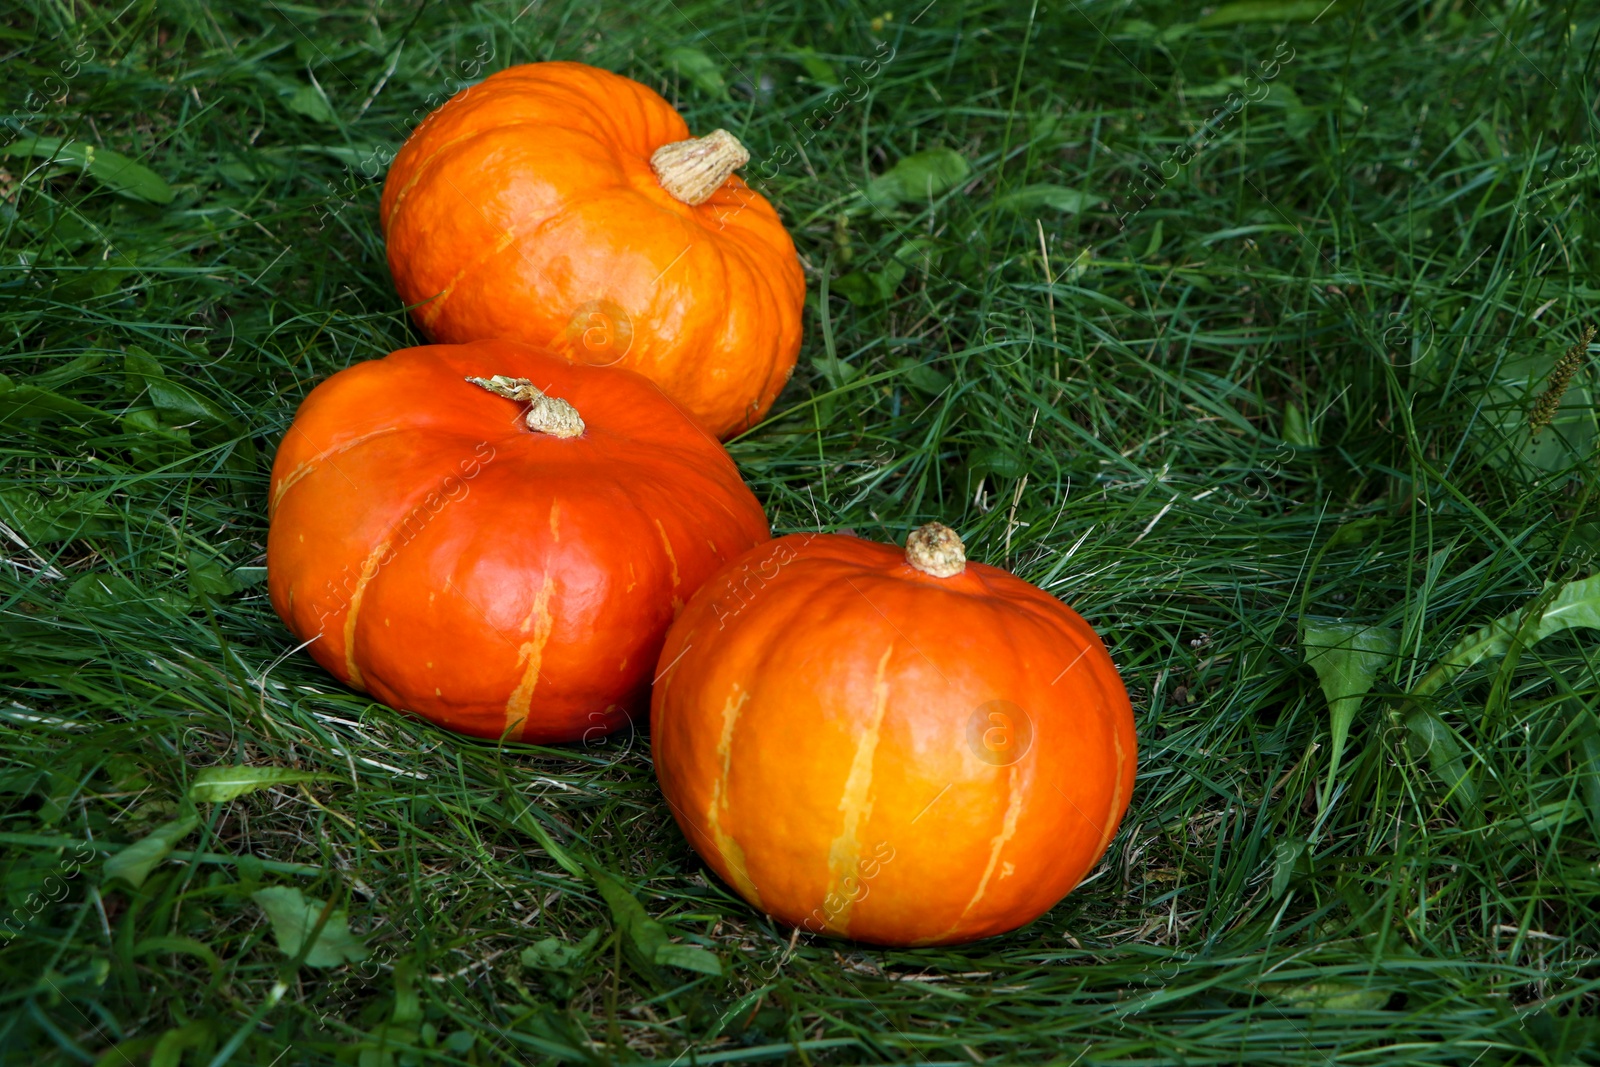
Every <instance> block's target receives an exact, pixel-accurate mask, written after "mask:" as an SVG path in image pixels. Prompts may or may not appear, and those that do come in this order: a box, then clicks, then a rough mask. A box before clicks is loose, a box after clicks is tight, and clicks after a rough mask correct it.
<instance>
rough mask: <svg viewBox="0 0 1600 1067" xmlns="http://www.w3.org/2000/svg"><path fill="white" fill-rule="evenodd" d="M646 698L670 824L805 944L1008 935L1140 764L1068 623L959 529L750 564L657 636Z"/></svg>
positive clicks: (1054, 897)
mask: <svg viewBox="0 0 1600 1067" xmlns="http://www.w3.org/2000/svg"><path fill="white" fill-rule="evenodd" d="M660 674H661V677H660V678H659V679H658V680H657V682H656V687H655V691H654V694H653V696H652V698H651V710H650V730H651V744H652V748H653V751H654V756H655V765H656V772H657V774H658V776H659V778H660V781H661V790H662V792H663V793H664V794H665V795H666V798H667V801H668V803H669V805H670V807H671V809H672V813H673V815H674V816H675V817H676V819H677V821H678V825H679V826H681V827H682V828H683V832H684V834H685V835H686V836H687V837H688V839H689V841H690V843H691V844H693V846H694V847H695V849H696V850H697V851H699V853H700V855H701V856H703V857H704V858H705V860H706V862H707V863H708V864H710V866H711V867H712V869H713V870H715V871H716V872H717V874H718V875H719V876H721V878H722V879H723V880H724V881H725V882H727V883H728V884H729V885H730V886H732V887H733V888H734V889H736V890H737V891H738V892H739V893H740V894H741V895H742V896H743V897H744V898H745V899H746V900H747V901H749V902H750V904H751V905H753V906H754V907H756V908H759V909H760V910H762V911H764V912H766V913H767V914H768V915H771V916H773V917H774V918H776V919H779V920H781V921H782V922H784V923H787V924H789V925H792V926H795V927H798V928H800V929H803V930H808V931H811V932H813V933H820V934H829V935H834V936H838V937H849V938H854V939H856V940H859V941H868V942H873V943H877V944H882V945H932V944H951V943H956V942H962V941H970V940H974V939H976V938H981V937H987V936H989V935H991V934H997V933H1001V932H1003V931H1006V930H1010V929H1013V928H1015V927H1018V926H1021V925H1022V924H1024V923H1027V922H1029V921H1030V920H1032V919H1034V918H1036V917H1037V916H1039V915H1041V914H1043V913H1044V912H1045V911H1047V910H1048V909H1049V908H1050V907H1052V906H1053V905H1054V904H1056V903H1057V902H1058V901H1059V900H1060V899H1061V898H1062V897H1064V896H1065V895H1066V894H1067V893H1068V892H1069V891H1070V890H1071V889H1072V888H1073V887H1074V886H1076V885H1077V884H1078V882H1079V881H1080V880H1081V879H1082V878H1083V877H1084V875H1085V874H1086V873H1087V872H1088V871H1089V870H1090V868H1091V867H1093V865H1094V864H1095V862H1096V861H1097V860H1098V859H1099V858H1100V856H1101V854H1102V853H1104V851H1105V849H1106V846H1107V845H1108V844H1109V842H1110V841H1111V837H1112V835H1113V834H1114V833H1115V832H1116V829H1117V826H1118V824H1119V822H1120V821H1121V819H1122V815H1123V812H1124V811H1125V810H1126V808H1127V805H1128V798H1129V794H1130V792H1131V790H1132V787H1133V778H1134V770H1135V764H1136V742H1135V738H1134V728H1133V713H1132V709H1131V708H1130V706H1129V703H1128V695H1127V691H1126V690H1125V689H1124V688H1123V685H1122V681H1121V679H1120V677H1119V676H1118V674H1117V670H1116V668H1115V666H1113V665H1112V662H1111V658H1110V656H1109V655H1107V653H1106V650H1105V647H1104V645H1102V644H1101V642H1100V639H1099V637H1097V636H1096V635H1095V632H1094V631H1093V630H1092V629H1091V628H1090V627H1089V624H1088V623H1086V622H1084V620H1083V619H1082V618H1080V617H1079V616H1078V615H1077V614H1076V613H1074V612H1073V611H1072V610H1071V609H1070V608H1068V607H1066V606H1065V605H1063V604H1062V603H1061V602H1060V601H1058V600H1056V599H1055V598H1054V597H1051V596H1050V595H1048V594H1047V593H1045V592H1043V591H1041V590H1040V589H1038V588H1036V587H1035V586H1032V585H1029V584H1028V583H1027V582H1024V581H1022V580H1021V579H1019V578H1016V577H1014V576H1013V575H1011V574H1008V573H1007V572H1005V571H1003V570H1000V569H998V568H996V567H990V566H985V565H983V564H981V563H969V562H967V561H966V559H965V555H964V551H963V548H962V545H961V541H960V539H959V538H958V537H957V536H956V535H955V533H954V531H952V530H950V529H949V528H947V527H944V526H939V525H937V524H934V525H930V526H925V527H922V528H920V529H919V530H917V531H915V532H914V533H913V534H912V536H911V538H910V539H909V540H908V542H907V548H906V550H905V551H904V552H902V551H900V550H899V549H897V548H895V547H893V546H890V545H883V544H876V543H872V542H869V541H864V540H859V539H856V538H853V537H847V536H839V535H828V534H793V535H790V536H787V537H781V538H778V539H777V540H775V541H771V542H768V543H766V544H763V545H760V546H758V547H757V548H755V549H753V550H751V551H750V552H747V553H745V554H744V555H743V556H742V557H741V558H740V559H738V560H735V561H734V562H733V563H731V564H729V565H728V566H727V567H726V568H724V569H723V570H722V571H721V572H719V573H718V574H717V575H716V576H714V577H713V578H711V579H710V580H709V581H707V582H706V584H705V585H704V586H702V587H701V589H700V591H699V592H698V593H696V594H695V596H694V597H693V598H691V599H690V601H689V606H688V607H687V608H686V609H685V610H684V613H683V615H682V616H680V617H679V619H678V621H677V622H676V623H675V624H674V625H673V627H672V629H671V630H670V631H669V632H668V635H667V642H666V645H665V647H664V648H663V649H662V651H661V666H660Z"/></svg>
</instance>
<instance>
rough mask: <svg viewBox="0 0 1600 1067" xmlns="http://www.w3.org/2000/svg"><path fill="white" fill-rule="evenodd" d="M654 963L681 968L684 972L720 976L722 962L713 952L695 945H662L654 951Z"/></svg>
mask: <svg viewBox="0 0 1600 1067" xmlns="http://www.w3.org/2000/svg"><path fill="white" fill-rule="evenodd" d="M656 962H657V963H659V964H661V965H662V966H663V967H681V968H682V969H683V970H686V971H698V972H699V973H701V974H712V975H717V976H719V977H720V976H721V974H722V961H721V960H719V959H717V955H716V953H714V952H710V951H708V950H706V949H703V948H700V947H699V946H697V945H662V946H661V947H660V948H658V949H656Z"/></svg>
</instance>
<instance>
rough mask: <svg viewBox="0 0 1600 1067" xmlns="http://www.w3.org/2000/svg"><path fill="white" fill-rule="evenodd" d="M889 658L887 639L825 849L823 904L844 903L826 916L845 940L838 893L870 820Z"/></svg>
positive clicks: (845, 909) (847, 900)
mask: <svg viewBox="0 0 1600 1067" xmlns="http://www.w3.org/2000/svg"><path fill="white" fill-rule="evenodd" d="M893 655H894V640H893V639H892V638H891V639H890V641H889V647H888V648H886V649H884V651H883V658H881V659H880V660H878V676H877V679H876V680H875V681H874V682H873V686H872V693H873V708H872V720H871V722H870V724H869V725H868V726H867V729H866V732H865V733H863V734H862V735H861V738H860V740H858V741H857V742H856V751H855V755H854V756H853V757H852V758H851V761H850V773H849V775H848V776H847V777H846V778H845V782H844V790H843V792H842V794H841V795H840V797H839V810H840V812H842V813H843V814H844V825H843V826H842V827H841V828H840V830H839V835H838V836H837V837H835V838H834V839H833V845H832V847H830V848H829V849H828V886H829V891H828V894H827V896H825V897H824V898H823V902H824V904H826V902H827V900H828V899H829V898H830V897H833V896H835V895H838V896H839V897H840V898H841V899H842V900H843V901H844V904H842V905H841V906H840V907H839V908H837V909H836V910H834V913H833V914H832V915H831V916H830V918H829V925H832V926H835V927H836V928H837V929H838V931H839V933H840V934H841V935H843V936H845V937H848V936H850V908H851V906H852V905H853V904H854V903H855V901H854V900H852V899H851V896H850V894H848V893H844V892H841V891H842V890H843V887H844V881H845V879H846V878H849V877H850V875H849V874H848V873H846V872H849V871H853V870H855V868H856V865H857V863H859V862H860V859H861V842H860V834H861V827H862V824H864V823H866V822H868V821H869V820H870V819H871V818H872V795H871V794H872V762H873V758H874V757H875V756H876V755H877V752H878V738H879V737H880V736H881V734H882V732H883V719H884V716H885V715H886V714H887V713H888V709H889V685H888V683H887V682H886V681H885V680H884V675H885V673H886V671H887V670H888V666H889V658H890V657H891V656H893Z"/></svg>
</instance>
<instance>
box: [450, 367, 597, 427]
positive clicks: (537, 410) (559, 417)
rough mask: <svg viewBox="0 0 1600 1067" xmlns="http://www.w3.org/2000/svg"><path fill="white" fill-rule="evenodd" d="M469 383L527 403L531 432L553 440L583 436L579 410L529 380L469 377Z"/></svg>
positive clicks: (502, 376) (498, 376) (499, 375)
mask: <svg viewBox="0 0 1600 1067" xmlns="http://www.w3.org/2000/svg"><path fill="white" fill-rule="evenodd" d="M467 381H469V382H471V383H472V384H473V385H476V386H479V387H480V388H483V389H487V390H489V392H491V393H493V394H494V395H495V396H503V397H505V398H506V399H507V400H521V401H526V402H527V405H528V414H527V417H526V420H525V421H526V422H527V424H528V429H530V430H534V431H536V432H538V433H547V434H549V435H550V436H551V437H581V436H583V419H582V417H580V416H579V415H578V409H577V408H575V407H573V406H572V405H571V404H569V403H567V402H566V401H565V400H562V399H561V398H560V397H558V396H551V395H550V394H549V393H546V392H545V391H544V390H543V389H540V388H539V387H538V386H536V385H534V384H533V383H532V382H530V381H528V379H526V378H507V377H506V376H505V375H503V374H496V375H495V376H494V377H492V378H468V379H467Z"/></svg>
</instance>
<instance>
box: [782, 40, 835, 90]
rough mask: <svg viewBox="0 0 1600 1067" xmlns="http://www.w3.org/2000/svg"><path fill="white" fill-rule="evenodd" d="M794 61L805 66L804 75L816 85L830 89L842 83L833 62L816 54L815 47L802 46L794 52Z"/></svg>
mask: <svg viewBox="0 0 1600 1067" xmlns="http://www.w3.org/2000/svg"><path fill="white" fill-rule="evenodd" d="M794 58H795V62H797V63H799V64H800V65H801V66H802V67H804V68H805V71H806V75H807V76H808V77H809V78H810V79H811V80H812V81H814V82H816V83H817V84H818V85H821V86H823V87H825V88H828V89H832V88H834V87H835V86H838V85H843V84H844V82H843V80H841V79H840V77H839V72H838V71H837V70H834V69H833V64H832V63H829V62H828V61H827V60H826V59H823V58H822V57H821V56H819V55H817V53H816V50H815V49H811V48H802V49H800V50H799V51H798V52H796V53H795V56H794Z"/></svg>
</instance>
